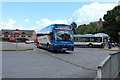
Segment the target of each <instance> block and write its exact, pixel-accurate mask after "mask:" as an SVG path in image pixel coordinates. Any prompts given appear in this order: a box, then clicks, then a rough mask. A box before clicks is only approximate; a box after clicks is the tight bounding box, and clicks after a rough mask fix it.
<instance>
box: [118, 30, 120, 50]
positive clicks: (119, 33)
mask: <svg viewBox="0 0 120 80" xmlns="http://www.w3.org/2000/svg"><path fill="white" fill-rule="evenodd" d="M118 35H119V45H118V49H119V50H118V51H119V52H120V32H118Z"/></svg>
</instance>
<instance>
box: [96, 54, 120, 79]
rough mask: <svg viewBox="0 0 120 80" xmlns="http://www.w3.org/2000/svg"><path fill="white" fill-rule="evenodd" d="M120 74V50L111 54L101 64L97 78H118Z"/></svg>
mask: <svg viewBox="0 0 120 80" xmlns="http://www.w3.org/2000/svg"><path fill="white" fill-rule="evenodd" d="M119 76H120V52H118V53H114V54H110V55H109V56H108V57H107V58H106V59H105V60H104V61H103V62H102V63H101V64H100V65H99V66H98V71H97V78H99V79H100V78H118V77H119Z"/></svg>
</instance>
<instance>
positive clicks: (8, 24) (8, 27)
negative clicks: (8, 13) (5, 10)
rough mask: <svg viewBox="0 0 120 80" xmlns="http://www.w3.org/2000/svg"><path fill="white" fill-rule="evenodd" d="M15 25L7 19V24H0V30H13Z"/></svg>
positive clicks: (11, 20) (13, 21)
mask: <svg viewBox="0 0 120 80" xmlns="http://www.w3.org/2000/svg"><path fill="white" fill-rule="evenodd" d="M15 23H16V21H15V20H13V19H9V20H8V22H7V23H3V22H0V26H1V27H0V29H13V28H14V24H15Z"/></svg>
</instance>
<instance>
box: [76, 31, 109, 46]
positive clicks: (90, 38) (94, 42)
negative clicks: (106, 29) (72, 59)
mask: <svg viewBox="0 0 120 80" xmlns="http://www.w3.org/2000/svg"><path fill="white" fill-rule="evenodd" d="M108 40H109V36H108V35H107V34H105V33H97V34H84V35H79V34H78V35H74V45H75V46H80V47H104V44H105V43H107V41H108Z"/></svg>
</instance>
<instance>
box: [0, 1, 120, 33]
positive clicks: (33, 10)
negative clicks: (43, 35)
mask: <svg viewBox="0 0 120 80" xmlns="http://www.w3.org/2000/svg"><path fill="white" fill-rule="evenodd" d="M117 5H118V3H117V2H2V21H1V22H0V29H27V30H36V31H39V30H40V29H42V28H44V27H46V26H48V25H51V24H71V22H73V21H74V22H76V23H77V25H82V24H89V23H90V22H94V21H98V20H99V18H103V16H104V14H106V13H107V11H108V10H111V9H113V8H114V7H115V6H117Z"/></svg>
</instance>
